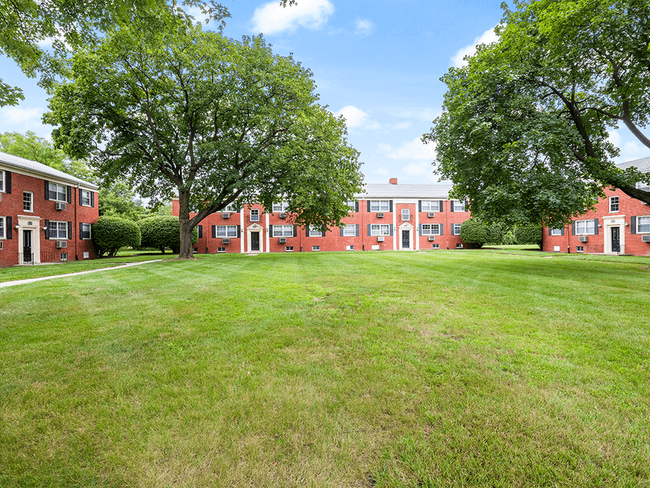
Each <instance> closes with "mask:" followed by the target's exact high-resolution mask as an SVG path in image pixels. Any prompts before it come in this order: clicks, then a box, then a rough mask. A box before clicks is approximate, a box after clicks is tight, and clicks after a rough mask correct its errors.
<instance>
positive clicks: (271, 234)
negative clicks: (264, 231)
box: [269, 225, 284, 237]
mask: <svg viewBox="0 0 650 488" xmlns="http://www.w3.org/2000/svg"><path fill="white" fill-rule="evenodd" d="M283 234H284V232H283ZM269 236H271V237H273V226H272V225H269Z"/></svg>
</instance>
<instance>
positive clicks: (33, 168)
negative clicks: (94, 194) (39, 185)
mask: <svg viewBox="0 0 650 488" xmlns="http://www.w3.org/2000/svg"><path fill="white" fill-rule="evenodd" d="M0 164H2V165H3V166H7V167H8V168H9V169H11V168H15V169H16V170H23V171H25V172H28V173H30V174H34V175H36V176H38V177H40V178H43V179H47V178H53V179H56V180H57V181H62V182H64V183H70V184H72V185H82V186H84V187H87V188H92V189H94V190H96V189H97V185H94V184H93V183H89V182H87V181H84V180H81V179H79V178H76V177H74V176H71V175H69V174H67V173H64V172H63V171H59V170H58V169H54V168H50V167H49V166H47V165H45V164H42V163H37V162H36V161H30V160H29V159H25V158H19V157H18V156H14V155H12V154H7V153H4V152H0Z"/></svg>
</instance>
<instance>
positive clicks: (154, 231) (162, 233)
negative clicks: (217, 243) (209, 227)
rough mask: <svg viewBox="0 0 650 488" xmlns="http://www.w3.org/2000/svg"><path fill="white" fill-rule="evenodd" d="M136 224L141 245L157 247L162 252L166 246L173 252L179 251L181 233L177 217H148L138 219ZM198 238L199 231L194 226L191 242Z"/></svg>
mask: <svg viewBox="0 0 650 488" xmlns="http://www.w3.org/2000/svg"><path fill="white" fill-rule="evenodd" d="M138 226H139V227H140V232H141V233H142V243H141V246H143V247H151V248H155V249H159V250H160V252H162V253H163V254H164V252H165V249H166V248H169V249H171V250H172V252H173V253H175V254H177V253H178V252H179V251H180V249H181V233H180V222H179V221H178V217H172V216H166V215H161V216H157V217H148V218H146V219H142V220H140V221H138ZM198 239H199V232H198V230H197V229H196V227H194V229H193V230H192V244H194V243H195V242H196V241H197V240H198Z"/></svg>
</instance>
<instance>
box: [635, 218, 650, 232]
mask: <svg viewBox="0 0 650 488" xmlns="http://www.w3.org/2000/svg"><path fill="white" fill-rule="evenodd" d="M641 219H650V215H639V216H637V218H636V233H637V234H650V230H646V231H643V230H639V227H640V222H639V220H641Z"/></svg>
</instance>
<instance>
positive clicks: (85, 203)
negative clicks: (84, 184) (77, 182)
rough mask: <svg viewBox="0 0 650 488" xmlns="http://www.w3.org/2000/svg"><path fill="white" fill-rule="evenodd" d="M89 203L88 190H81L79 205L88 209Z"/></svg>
mask: <svg viewBox="0 0 650 488" xmlns="http://www.w3.org/2000/svg"><path fill="white" fill-rule="evenodd" d="M91 201H92V200H91V199H90V192H89V191H88V190H81V198H80V199H79V203H80V204H81V205H82V206H84V207H90V203H91Z"/></svg>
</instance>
